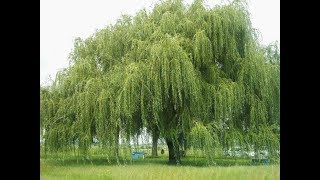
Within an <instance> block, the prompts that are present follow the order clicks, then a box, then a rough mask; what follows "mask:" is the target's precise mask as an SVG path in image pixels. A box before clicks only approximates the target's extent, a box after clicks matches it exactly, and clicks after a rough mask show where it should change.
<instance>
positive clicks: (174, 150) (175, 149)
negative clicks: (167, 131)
mask: <svg viewBox="0 0 320 180" xmlns="http://www.w3.org/2000/svg"><path fill="white" fill-rule="evenodd" d="M166 142H167V145H168V150H169V162H168V163H169V164H180V162H181V160H180V153H179V146H178V145H175V144H174V143H173V141H172V140H171V139H166Z"/></svg>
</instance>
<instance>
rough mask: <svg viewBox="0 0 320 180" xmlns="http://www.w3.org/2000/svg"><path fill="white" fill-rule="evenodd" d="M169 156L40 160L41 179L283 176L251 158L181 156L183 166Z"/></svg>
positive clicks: (272, 166) (274, 166) (247, 178)
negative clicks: (209, 162)
mask: <svg viewBox="0 0 320 180" xmlns="http://www.w3.org/2000/svg"><path fill="white" fill-rule="evenodd" d="M166 162H167V157H165V156H160V157H158V158H151V157H146V158H145V159H144V160H142V159H141V160H140V159H139V160H134V161H133V160H124V161H123V160H121V159H120V164H119V165H118V164H117V163H112V160H111V164H108V163H107V160H106V159H105V158H101V157H96V158H92V159H90V160H76V159H74V158H70V159H60V160H58V159H56V158H55V159H53V158H46V159H44V158H41V159H40V178H41V179H42V180H46V179H148V180H149V179H245V180H250V179H252V180H257V179H280V165H279V164H270V165H261V164H260V165H253V164H252V163H251V161H250V159H232V158H229V159H217V160H216V166H208V165H207V164H206V161H205V160H204V159H202V158H198V157H197V158H193V157H188V158H184V159H182V165H180V166H173V165H167V164H166Z"/></svg>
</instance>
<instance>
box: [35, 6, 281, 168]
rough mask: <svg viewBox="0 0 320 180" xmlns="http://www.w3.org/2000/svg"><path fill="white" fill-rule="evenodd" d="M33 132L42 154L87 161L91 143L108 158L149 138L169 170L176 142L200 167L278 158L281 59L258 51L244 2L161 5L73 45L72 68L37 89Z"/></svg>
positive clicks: (273, 48)
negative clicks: (234, 159)
mask: <svg viewBox="0 0 320 180" xmlns="http://www.w3.org/2000/svg"><path fill="white" fill-rule="evenodd" d="M40 128H41V129H42V130H43V129H45V133H44V138H45V147H46V149H48V150H49V151H56V150H59V149H63V148H68V147H71V146H73V145H74V144H75V142H76V141H77V142H78V146H79V151H80V152H81V153H82V154H84V155H86V154H87V152H88V149H89V148H90V146H91V143H92V138H93V137H97V138H98V139H99V141H100V142H101V144H102V147H103V148H110V147H112V148H114V149H115V150H116V149H117V148H118V144H119V143H118V142H119V141H118V139H119V137H120V136H121V138H122V139H124V140H126V142H129V141H130V139H131V138H132V137H133V136H134V135H136V134H140V133H141V131H142V129H143V128H147V129H148V131H150V132H152V131H154V130H159V132H160V137H162V138H164V139H165V140H166V142H167V144H168V147H169V153H170V154H169V160H170V161H171V162H174V163H180V155H179V149H181V148H182V147H181V143H179V142H181V141H180V140H179V139H180V138H183V139H186V140H187V142H188V148H189V149H190V148H191V149H201V150H202V151H203V152H205V154H206V156H207V158H208V160H213V159H214V157H215V155H216V154H217V153H219V152H221V150H228V149H230V148H234V147H240V148H242V149H253V150H254V151H255V152H258V151H262V150H267V151H268V152H269V153H270V154H271V155H272V156H274V157H277V156H278V155H277V154H278V153H277V152H279V150H280V147H279V145H280V52H279V49H278V47H277V45H276V44H274V45H270V46H267V47H264V46H262V45H261V44H260V42H259V40H258V38H257V31H255V30H254V29H253V28H252V26H251V22H250V16H249V12H248V10H247V7H246V3H245V2H243V1H233V2H231V3H229V4H227V5H222V6H215V7H213V8H207V7H205V6H204V4H203V2H202V1H201V0H195V1H194V2H193V3H192V4H191V5H190V6H189V7H187V6H186V5H185V4H183V2H182V1H181V0H167V1H161V2H160V3H158V4H156V5H155V6H154V8H153V10H152V11H151V12H147V11H146V10H145V9H143V10H140V11H139V12H138V13H137V14H136V15H135V16H133V17H132V16H128V15H123V16H122V17H121V18H120V19H119V20H118V21H117V22H116V23H115V24H114V25H109V26H107V27H106V28H104V29H101V30H98V31H97V32H96V33H94V34H93V35H92V36H90V37H88V38H87V39H80V38H77V39H76V40H75V43H74V49H73V50H72V52H71V54H70V66H69V67H68V68H66V69H64V70H62V71H59V72H58V73H57V76H56V78H55V80H54V82H53V83H52V85H50V86H47V87H41V88H40ZM41 132H42V131H41Z"/></svg>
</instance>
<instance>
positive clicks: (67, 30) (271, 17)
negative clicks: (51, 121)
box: [40, 0, 280, 85]
mask: <svg viewBox="0 0 320 180" xmlns="http://www.w3.org/2000/svg"><path fill="white" fill-rule="evenodd" d="M157 2H158V0H41V1H40V84H41V85H45V84H48V83H49V79H50V78H49V77H50V76H51V78H52V79H54V77H55V75H56V73H57V71H59V70H61V69H63V68H66V67H68V65H69V60H68V56H69V53H70V52H71V50H72V48H73V43H74V39H75V38H76V37H80V38H82V39H83V38H86V37H88V36H90V35H92V34H93V33H95V31H96V30H97V29H102V28H104V27H106V26H107V25H109V24H114V23H115V22H116V20H117V19H118V18H120V16H121V15H122V14H129V15H132V16H134V15H135V13H136V12H138V11H139V10H140V9H142V8H146V9H147V10H149V11H150V10H151V9H152V7H153V5H154V4H155V3H157ZM185 2H186V3H187V4H190V3H192V2H193V0H185ZM205 2H206V4H207V5H209V6H212V5H214V4H216V3H219V2H222V1H220V0H205ZM248 3H249V12H250V14H251V22H252V26H253V28H256V29H258V30H259V31H260V33H261V41H262V44H269V43H271V42H274V41H276V40H277V41H278V42H279V43H280V0H248Z"/></svg>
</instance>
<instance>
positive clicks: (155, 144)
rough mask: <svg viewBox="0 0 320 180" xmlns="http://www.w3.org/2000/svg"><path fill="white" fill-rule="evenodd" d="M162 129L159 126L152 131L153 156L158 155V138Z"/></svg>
mask: <svg viewBox="0 0 320 180" xmlns="http://www.w3.org/2000/svg"><path fill="white" fill-rule="evenodd" d="M159 135H160V131H159V130H158V128H155V129H154V130H153V131H152V156H158V139H159Z"/></svg>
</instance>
